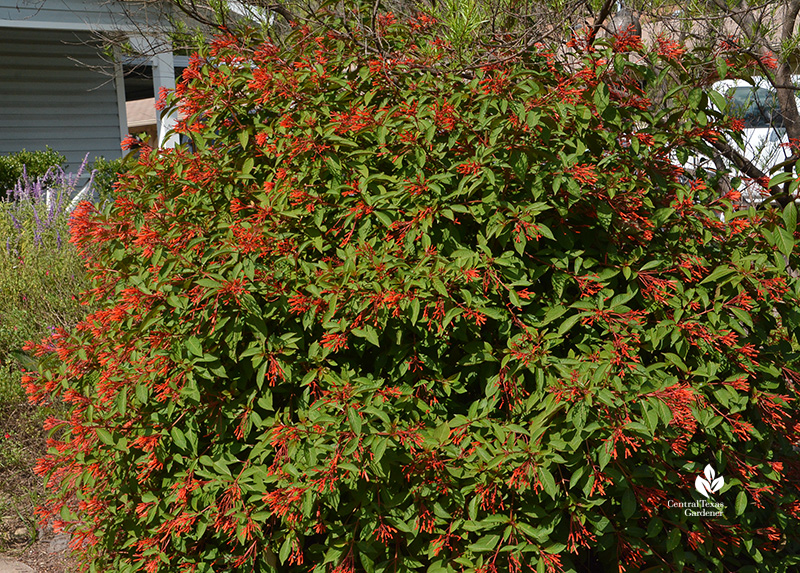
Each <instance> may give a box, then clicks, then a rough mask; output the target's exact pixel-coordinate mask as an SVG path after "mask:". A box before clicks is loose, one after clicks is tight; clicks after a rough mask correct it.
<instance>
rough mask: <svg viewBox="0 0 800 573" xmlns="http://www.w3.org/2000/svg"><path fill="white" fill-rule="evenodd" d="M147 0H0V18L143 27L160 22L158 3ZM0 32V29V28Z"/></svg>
mask: <svg viewBox="0 0 800 573" xmlns="http://www.w3.org/2000/svg"><path fill="white" fill-rule="evenodd" d="M151 4H152V3H149V2H127V1H126V2H120V1H109V0H0V20H13V21H18V22H22V23H24V24H28V25H30V24H36V23H37V22H57V23H59V24H71V25H78V26H84V25H86V26H91V29H92V30H95V29H98V28H99V27H102V28H105V29H108V28H110V27H125V26H127V27H130V26H131V24H132V22H135V23H136V26H137V27H139V26H141V27H146V26H148V25H158V24H159V22H162V21H163V19H162V17H161V10H160V6H153V5H151ZM0 33H2V30H0Z"/></svg>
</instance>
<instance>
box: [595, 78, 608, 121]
mask: <svg viewBox="0 0 800 573" xmlns="http://www.w3.org/2000/svg"><path fill="white" fill-rule="evenodd" d="M610 102H611V92H609V90H608V86H607V85H606V84H604V83H600V84H598V85H597V89H596V90H595V92H594V106H595V108H596V109H597V113H598V114H601V115H602V113H603V112H604V111H605V109H606V108H607V107H608V104H609V103H610Z"/></svg>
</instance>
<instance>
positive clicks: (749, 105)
mask: <svg viewBox="0 0 800 573" xmlns="http://www.w3.org/2000/svg"><path fill="white" fill-rule="evenodd" d="M792 80H793V82H795V83H798V81H797V80H800V77H793V78H792ZM712 89H713V90H714V91H716V92H717V93H719V94H721V95H722V96H723V97H724V98H725V102H726V103H725V108H724V110H723V113H725V114H726V115H730V116H732V117H737V118H739V119H741V120H742V122H743V130H742V143H741V145H739V144H738V143H736V142H734V141H729V142H728V143H729V144H730V145H731V147H733V148H734V149H735V150H737V151H738V152H739V153H740V154H741V155H742V156H743V157H744V158H745V159H747V160H748V161H750V162H751V163H752V164H753V165H754V166H755V167H757V168H758V169H760V170H761V171H762V172H763V173H765V174H767V175H771V173H770V172H771V171H772V170H773V168H775V167H776V166H778V165H780V164H781V163H783V162H785V161H787V160H788V159H789V158H790V157H791V155H792V149H791V148H790V147H789V139H788V137H787V135H786V129H785V127H784V125H783V116H782V115H781V110H780V105H779V104H778V97H777V94H776V92H775V90H774V88H773V87H772V85H771V84H770V83H769V82H768V81H767V80H766V79H765V78H752V83H751V82H750V81H749V80H724V81H720V82H717V83H715V84H714V85H713V86H712ZM798 107H800V100H798ZM729 165H730V162H728V161H726V160H724V161H723V162H722V163H720V160H719V159H718V160H717V162H715V161H712V160H711V159H709V158H700V157H693V158H691V159H690V161H689V162H688V164H687V165H686V167H687V168H688V169H689V170H692V171H693V170H696V169H697V168H703V169H705V170H707V171H710V172H713V171H716V170H717V169H719V168H721V167H723V166H729ZM734 174H735V172H734ZM742 178H743V180H744V185H743V188H742V189H741V191H742V195H743V199H744V202H746V203H760V202H761V201H762V200H763V197H762V195H761V187H760V186H759V185H758V184H756V183H754V182H752V181H748V180H747V179H746V177H745V176H743V177H742Z"/></svg>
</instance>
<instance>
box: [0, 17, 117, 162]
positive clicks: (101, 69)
mask: <svg viewBox="0 0 800 573" xmlns="http://www.w3.org/2000/svg"><path fill="white" fill-rule="evenodd" d="M119 126H120V123H119V106H118V103H117V92H116V86H115V84H114V76H113V66H112V65H111V64H110V63H109V62H106V61H105V60H104V59H103V58H102V57H101V50H100V49H99V46H98V44H97V42H96V41H95V40H94V39H93V37H92V34H90V33H86V32H67V31H54V30H28V29H12V28H0V154H5V153H12V152H15V151H19V150H20V149H23V148H24V149H28V150H35V149H44V148H45V147H46V146H48V145H49V146H50V147H52V148H53V149H55V150H56V151H59V152H60V153H63V154H64V155H66V156H67V161H68V162H69V164H70V167H71V168H72V169H75V168H76V167H77V166H78V165H80V162H81V161H82V160H83V158H84V156H85V155H86V154H87V153H89V156H90V160H91V159H92V158H94V157H97V156H100V155H102V156H105V157H106V158H108V159H111V158H115V157H119V156H120V153H121V151H120V141H119V138H120V127H119Z"/></svg>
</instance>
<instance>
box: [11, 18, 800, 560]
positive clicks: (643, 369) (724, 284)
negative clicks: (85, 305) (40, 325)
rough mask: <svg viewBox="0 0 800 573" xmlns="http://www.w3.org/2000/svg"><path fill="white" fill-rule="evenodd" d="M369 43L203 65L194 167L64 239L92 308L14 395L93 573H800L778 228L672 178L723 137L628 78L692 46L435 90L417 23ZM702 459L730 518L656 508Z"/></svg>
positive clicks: (790, 322)
mask: <svg viewBox="0 0 800 573" xmlns="http://www.w3.org/2000/svg"><path fill="white" fill-rule="evenodd" d="M376 22H377V24H376V26H377V28H376V29H377V30H378V32H379V39H380V41H381V42H382V46H383V48H384V52H383V54H384V55H383V56H378V55H373V54H372V52H370V51H369V50H364V49H363V46H362V44H361V43H359V38H358V37H355V38H350V37H348V36H345V35H341V34H337V33H335V32H324V31H323V32H320V31H314V30H311V29H308V28H302V29H297V30H296V32H295V34H294V35H293V36H292V38H290V40H289V41H287V43H286V46H284V47H281V48H279V47H277V46H276V45H275V44H273V43H271V42H270V41H264V40H260V41H256V40H255V39H254V38H248V37H245V38H242V37H240V38H232V37H231V38H221V39H218V40H217V41H216V42H214V43H213V44H212V45H211V46H209V47H208V48H207V49H206V50H204V51H203V52H201V53H200V54H199V55H196V56H194V57H193V58H192V59H191V65H190V67H189V69H188V70H187V71H186V73H185V74H184V78H183V81H182V82H181V84H180V85H179V87H178V89H177V95H176V99H175V102H176V105H177V106H178V107H179V108H180V109H181V110H182V112H183V114H184V115H183V117H184V118H185V119H184V120H183V121H182V123H181V125H180V126H179V130H181V131H182V132H184V133H185V134H186V135H188V136H189V137H190V138H191V141H192V148H191V149H188V148H179V149H175V150H163V151H160V152H154V153H152V154H150V155H145V156H143V157H142V158H141V159H140V164H139V165H138V166H136V167H134V168H133V169H132V170H131V171H130V172H128V173H126V174H124V175H123V176H122V179H121V183H120V184H119V195H118V196H117V198H116V202H115V204H114V205H112V206H109V207H107V208H104V209H98V208H97V207H94V206H92V205H90V204H88V203H86V204H83V205H82V206H81V207H80V208H79V211H78V212H77V213H76V215H75V216H74V219H73V240H74V242H75V243H76V244H77V245H78V247H79V248H80V250H81V251H82V252H83V254H84V256H85V257H86V261H87V266H88V268H89V269H90V272H91V274H92V276H93V279H92V280H93V282H92V288H91V290H89V291H88V293H87V300H89V301H91V302H92V304H96V305H98V307H99V309H100V310H98V311H97V312H95V313H94V314H92V315H91V316H90V317H89V318H88V319H87V320H85V321H84V322H83V323H81V324H80V325H79V326H78V327H77V328H76V329H75V331H74V332H71V333H67V332H59V333H57V334H56V336H54V337H52V338H50V339H48V340H46V341H44V342H43V343H41V344H40V345H38V352H39V353H40V354H41V355H42V356H43V357H49V358H45V366H44V367H43V368H42V369H41V372H40V373H39V374H38V375H34V374H32V375H31V376H30V377H29V378H28V379H27V382H26V383H27V385H28V390H29V394H30V396H31V398H32V399H33V400H46V399H47V398H48V397H49V396H50V395H51V394H55V395H56V396H60V397H61V398H63V399H64V400H65V401H67V402H68V403H70V404H71V405H72V406H71V411H72V414H71V417H70V419H69V420H66V421H57V420H53V421H52V422H51V425H52V427H54V428H56V431H55V433H54V436H53V441H52V449H51V454H50V456H49V457H48V458H47V459H46V460H43V461H42V462H41V464H40V470H41V471H42V472H43V473H44V474H46V475H47V476H48V480H49V484H50V486H51V488H52V492H53V497H52V500H51V502H50V504H49V505H48V509H49V510H50V512H51V513H52V514H56V515H58V514H60V524H61V525H62V526H64V527H67V528H70V529H71V530H72V531H73V532H74V534H75V536H74V543H75V544H82V545H81V550H80V553H81V555H82V556H83V558H84V560H85V562H86V565H87V568H89V569H90V570H93V571H111V570H113V571H139V570H144V571H151V572H155V571H202V572H207V571H249V570H255V571H273V570H276V571H308V570H312V571H314V572H323V571H325V572H334V571H335V572H337V573H344V572H355V571H364V572H367V573H372V572H379V571H381V572H383V571H428V572H430V573H434V572H439V571H441V572H444V571H521V570H527V569H531V570H535V571H547V572H552V571H575V570H577V571H590V570H594V571H607V570H612V569H616V568H617V567H619V569H620V570H628V571H639V570H644V569H647V568H648V567H653V568H654V569H652V570H671V569H683V570H686V571H723V570H730V569H731V568H736V569H737V570H739V571H748V570H750V571H768V570H769V571H773V570H774V571H778V570H786V569H787V568H791V567H794V566H795V565H793V563H796V562H797V559H798V558H797V557H796V555H797V554H798V553H797V551H796V549H797V532H798V529H797V525H798V521H797V518H798V510H800V501H798V489H797V486H798V469H799V468H798V463H797V455H796V454H795V453H794V452H793V450H792V443H793V442H794V441H796V440H797V439H798V436H797V426H796V423H797V407H796V402H795V401H794V388H795V387H794V385H795V384H796V383H800V375H798V374H797V369H798V366H797V361H798V353H797V347H798V346H797V333H796V332H797V325H798V311H797V298H798V289H797V283H796V282H795V281H794V280H793V279H792V278H791V276H790V275H789V273H788V271H787V261H788V263H789V264H790V265H796V263H797V257H796V254H795V251H794V243H795V239H796V237H797V234H796V210H795V208H794V206H793V205H790V206H789V207H787V208H786V210H785V211H783V212H781V211H779V210H768V209H767V210H762V211H760V212H755V211H751V212H750V213H738V212H735V211H734V209H732V201H735V200H736V199H737V192H736V191H732V192H730V193H729V194H728V195H726V196H724V197H718V196H717V195H716V194H715V192H713V191H712V190H709V189H706V187H705V185H704V184H703V183H702V182H701V181H693V182H691V183H690V184H685V183H682V182H681V181H685V179H684V178H681V170H680V168H678V167H676V166H675V165H674V160H673V158H674V157H675V156H676V153H685V152H686V150H687V149H689V150H691V149H692V148H693V147H694V146H697V145H701V143H702V140H703V139H704V138H705V139H706V140H707V139H708V138H713V137H718V136H719V134H720V131H721V130H723V129H724V128H725V126H724V125H723V123H722V122H721V120H720V119H719V118H718V117H716V116H715V114H714V112H713V111H710V110H709V109H707V108H708V107H709V106H708V105H707V103H708V101H707V96H706V95H705V94H704V93H703V92H702V91H701V90H699V89H689V88H685V87H681V86H679V87H678V88H677V89H675V90H674V92H673V93H672V94H671V96H670V98H669V99H667V100H665V101H666V102H667V103H666V104H665V105H664V106H663V107H660V108H659V109H651V106H650V102H649V101H648V100H647V98H646V97H645V95H644V94H643V93H642V92H641V90H640V87H639V86H641V85H643V84H645V83H647V84H648V85H661V84H663V83H664V82H665V81H666V78H667V77H672V78H674V77H680V75H681V74H683V73H684V70H685V69H688V68H690V67H691V62H689V61H688V56H682V55H681V50H680V49H678V47H677V46H675V45H673V44H671V43H670V42H668V41H666V40H664V39H661V40H660V41H659V43H658V44H657V45H656V49H655V50H654V51H652V52H651V51H648V50H646V49H645V48H644V47H643V46H642V45H641V43H640V42H639V41H638V39H632V38H622V39H619V38H618V39H617V40H616V41H614V42H610V43H608V45H606V46H605V47H603V46H601V45H600V43H599V42H593V41H592V37H591V34H589V35H588V36H582V37H579V38H577V39H576V40H574V41H573V42H572V43H571V45H570V50H571V52H570V53H571V54H572V57H573V60H572V62H571V64H570V67H563V66H560V65H559V64H558V63H557V62H556V57H555V56H553V55H552V54H547V53H544V52H543V51H542V50H541V49H539V48H534V49H532V50H531V51H530V52H528V53H525V54H517V55H516V56H515V57H513V58H511V57H509V58H506V59H505V60H498V61H495V62H494V63H493V64H491V65H488V64H487V65H485V66H475V67H474V68H472V69H470V70H466V71H461V72H459V73H455V72H448V71H446V70H445V67H446V66H444V65H443V64H445V63H446V61H447V55H448V48H447V45H446V44H444V43H443V42H441V41H440V40H438V39H437V38H438V37H439V34H438V32H437V28H436V25H435V23H434V22H432V21H431V20H430V19H429V18H426V17H424V16H420V17H418V18H413V19H410V20H407V21H397V20H396V19H395V18H394V17H393V16H391V15H390V14H381V15H379V16H378V17H377V19H376ZM340 29H341V28H340ZM393 50H394V52H393ZM681 57H683V58H684V60H683V61H679V58H681ZM658 70H662V71H661V72H659V71H658ZM659 74H660V75H659ZM53 352H54V353H55V355H53V354H52V353H53ZM707 465H711V466H712V468H713V469H714V470H715V471H716V472H717V473H718V474H719V475H721V476H723V478H724V482H725V486H724V487H723V488H722V489H721V490H720V491H717V492H715V493H714V494H713V496H711V498H710V499H711V500H712V501H713V502H715V503H721V504H724V508H723V509H722V511H721V515H696V514H694V513H692V511H686V509H685V508H682V507H676V503H689V502H697V501H698V500H705V498H703V497H701V496H700V494H699V493H697V491H696V490H695V487H694V486H695V480H696V478H697V477H698V476H702V475H703V473H702V472H703V469H704V468H705V467H706V466H707ZM717 507H718V506H714V507H712V508H711V509H715V508H717ZM706 511H707V512H710V510H709V508H706ZM695 513H699V512H695Z"/></svg>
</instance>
